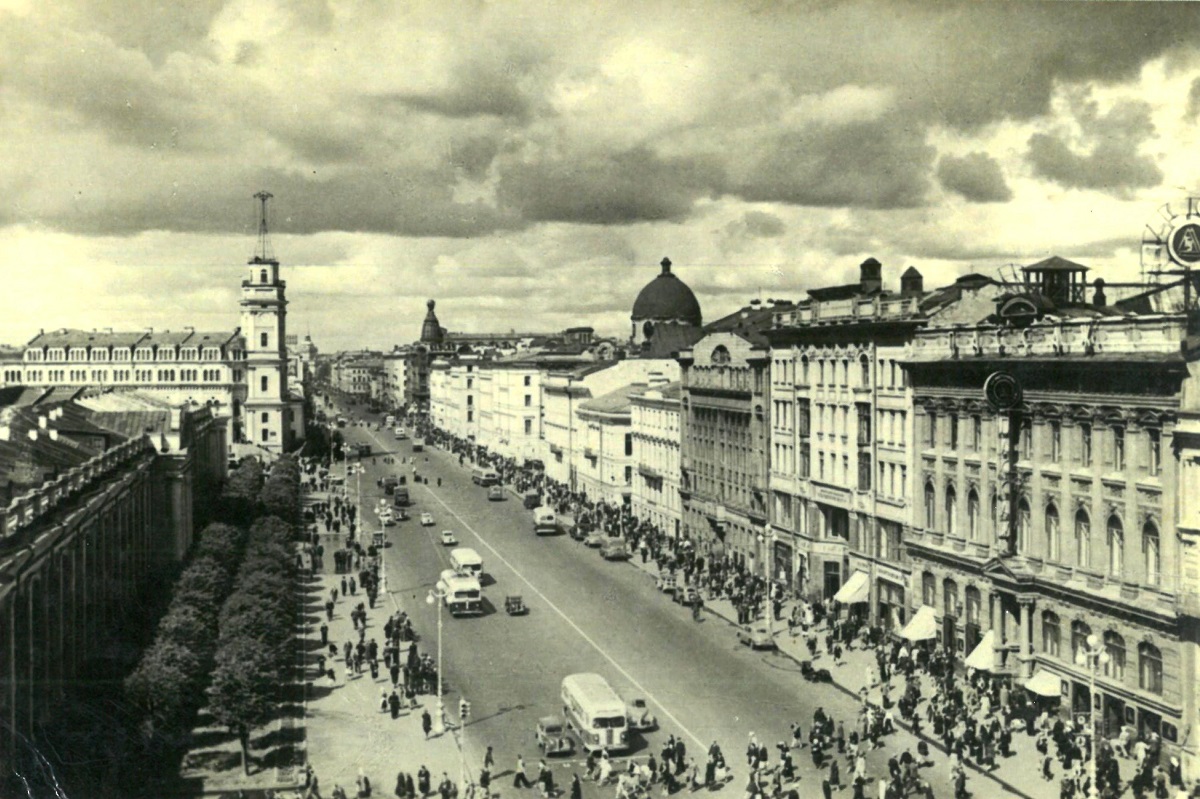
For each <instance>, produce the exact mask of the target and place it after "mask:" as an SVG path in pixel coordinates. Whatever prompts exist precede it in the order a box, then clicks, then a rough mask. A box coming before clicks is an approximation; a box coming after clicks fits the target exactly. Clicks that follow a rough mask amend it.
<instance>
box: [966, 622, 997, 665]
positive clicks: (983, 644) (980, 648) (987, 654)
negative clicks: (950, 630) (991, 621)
mask: <svg viewBox="0 0 1200 799" xmlns="http://www.w3.org/2000/svg"><path fill="white" fill-rule="evenodd" d="M994 640H995V636H994V635H993V634H992V631H991V630H988V631H987V632H986V633H984V635H983V638H982V639H981V640H980V642H979V644H978V645H976V647H975V648H974V649H972V650H971V654H969V655H967V659H966V660H964V661H963V665H965V666H966V667H967V668H968V669H976V670H978V671H991V670H992V663H993V658H994V655H995V653H994V652H993V651H992V642H993V641H994Z"/></svg>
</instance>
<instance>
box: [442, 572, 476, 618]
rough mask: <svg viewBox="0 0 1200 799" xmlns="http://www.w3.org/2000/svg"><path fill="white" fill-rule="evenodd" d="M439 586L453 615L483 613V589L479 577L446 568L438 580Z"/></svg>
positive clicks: (443, 600) (443, 599) (444, 600)
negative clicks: (468, 575)
mask: <svg viewBox="0 0 1200 799" xmlns="http://www.w3.org/2000/svg"><path fill="white" fill-rule="evenodd" d="M437 588H438V593H439V594H441V596H442V602H443V603H444V604H445V605H446V609H447V610H449V611H450V615H451V616H478V615H480V614H481V613H483V589H482V588H481V587H480V585H479V580H478V579H476V578H474V577H464V576H463V575H461V574H458V573H457V572H454V571H451V570H450V569H446V570H445V571H443V572H442V576H441V579H440V580H438V586H437Z"/></svg>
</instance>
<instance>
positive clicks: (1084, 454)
mask: <svg viewBox="0 0 1200 799" xmlns="http://www.w3.org/2000/svg"><path fill="white" fill-rule="evenodd" d="M1079 463H1080V465H1081V466H1091V465H1092V426H1091V425H1090V424H1086V423H1084V424H1081V425H1079Z"/></svg>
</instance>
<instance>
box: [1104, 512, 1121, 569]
mask: <svg viewBox="0 0 1200 799" xmlns="http://www.w3.org/2000/svg"><path fill="white" fill-rule="evenodd" d="M1124 568H1125V528H1123V527H1122V526H1121V520H1120V519H1118V518H1117V516H1116V514H1113V515H1112V516H1109V517H1108V573H1109V574H1110V575H1112V576H1113V577H1117V576H1119V575H1120V574H1121V572H1122V570H1123V569H1124Z"/></svg>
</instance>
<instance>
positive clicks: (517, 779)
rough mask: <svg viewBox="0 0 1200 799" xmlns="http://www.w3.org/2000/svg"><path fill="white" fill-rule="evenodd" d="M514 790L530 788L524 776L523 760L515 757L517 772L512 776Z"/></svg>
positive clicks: (527, 779)
mask: <svg viewBox="0 0 1200 799" xmlns="http://www.w3.org/2000/svg"><path fill="white" fill-rule="evenodd" d="M513 787H514V788H529V787H532V786H531V784H530V782H529V778H528V777H526V776H525V758H523V757H521V756H520V755H517V771H516V773H515V774H514V775H513Z"/></svg>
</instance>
